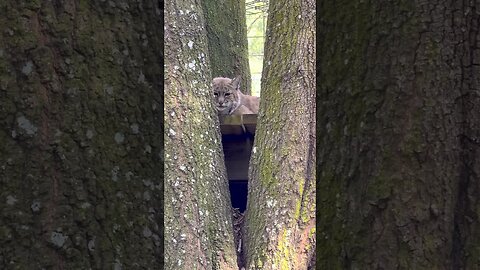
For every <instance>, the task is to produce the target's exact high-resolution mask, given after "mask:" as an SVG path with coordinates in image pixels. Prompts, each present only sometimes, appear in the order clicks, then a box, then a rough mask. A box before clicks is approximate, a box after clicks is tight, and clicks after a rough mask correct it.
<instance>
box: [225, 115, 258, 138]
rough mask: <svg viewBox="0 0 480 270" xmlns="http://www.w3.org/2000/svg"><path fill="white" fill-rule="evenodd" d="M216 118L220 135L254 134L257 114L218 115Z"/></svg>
mask: <svg viewBox="0 0 480 270" xmlns="http://www.w3.org/2000/svg"><path fill="white" fill-rule="evenodd" d="M218 119H219V121H220V132H221V133H222V135H242V134H247V133H250V134H252V135H255V129H256V127H257V114H244V115H219V117H218Z"/></svg>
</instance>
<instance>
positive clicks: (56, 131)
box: [0, 0, 163, 269]
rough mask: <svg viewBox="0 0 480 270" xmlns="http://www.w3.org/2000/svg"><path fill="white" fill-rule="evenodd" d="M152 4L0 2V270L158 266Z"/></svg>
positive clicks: (157, 31)
mask: <svg viewBox="0 0 480 270" xmlns="http://www.w3.org/2000/svg"><path fill="white" fill-rule="evenodd" d="M161 7H162V5H161V4H160V5H159V3H158V2H156V1H142V2H138V3H137V2H135V3H134V4H126V3H118V2H115V3H113V2H112V1H110V2H108V1H107V2H100V1H67V2H64V3H63V2H62V3H60V2H59V1H10V0H5V1H1V4H0V29H1V33H0V100H1V103H2V106H0V121H1V125H0V126H1V129H0V142H1V143H0V208H1V209H2V211H1V213H0V220H1V222H0V247H1V248H0V268H1V269H47V268H48V269H112V268H113V269H122V268H123V269H135V268H151V269H152V268H157V267H159V266H160V265H161V262H162V256H161V254H162V247H163V242H162V240H161V239H162V232H161V226H162V217H163V213H162V204H161V199H162V193H163V184H162V179H161V177H160V176H161V175H162V171H163V166H162V161H161V158H162V155H161V148H162V146H163V136H162V128H161V126H160V123H161V121H162V114H161V112H162V111H163V110H162V106H163V105H162V104H163V103H162V96H161V91H160V87H161V86H162V77H163V71H162V70H163V63H162V59H161V57H160V56H161V53H162V39H161V37H162V29H161V27H158V26H159V25H161V22H162V21H163V16H162V11H161Z"/></svg>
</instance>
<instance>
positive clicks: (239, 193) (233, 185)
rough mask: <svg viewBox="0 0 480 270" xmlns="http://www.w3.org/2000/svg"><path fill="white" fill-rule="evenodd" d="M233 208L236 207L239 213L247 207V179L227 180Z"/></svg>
mask: <svg viewBox="0 0 480 270" xmlns="http://www.w3.org/2000/svg"><path fill="white" fill-rule="evenodd" d="M228 187H229V188H230V196H231V198H232V206H233V208H238V209H239V210H240V212H241V213H243V212H245V210H246V209H247V196H248V181H247V180H242V181H239V180H237V181H228Z"/></svg>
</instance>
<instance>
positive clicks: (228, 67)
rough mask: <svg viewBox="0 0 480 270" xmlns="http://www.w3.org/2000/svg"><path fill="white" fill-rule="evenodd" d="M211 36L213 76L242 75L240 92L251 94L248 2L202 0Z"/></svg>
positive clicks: (229, 76) (209, 35) (210, 48)
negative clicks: (246, 5) (246, 9)
mask: <svg viewBox="0 0 480 270" xmlns="http://www.w3.org/2000/svg"><path fill="white" fill-rule="evenodd" d="M202 6H203V10H204V12H205V21H206V28H207V37H208V53H209V55H210V68H211V71H212V77H214V78H215V77H228V78H231V79H233V78H235V77H236V76H238V75H240V76H242V82H241V91H242V93H244V94H247V95H250V94H251V92H252V89H251V84H252V79H251V75H250V66H249V64H248V42H247V21H246V20H247V18H246V15H245V1H237V0H205V1H202Z"/></svg>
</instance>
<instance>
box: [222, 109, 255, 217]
mask: <svg viewBox="0 0 480 270" xmlns="http://www.w3.org/2000/svg"><path fill="white" fill-rule="evenodd" d="M219 120H220V131H221V133H222V146H223V154H224V157H225V167H226V169H227V177H228V183H229V189H230V197H231V200H232V207H233V208H238V210H239V211H240V213H243V212H245V210H246V208H247V195H248V166H249V163H250V156H251V153H252V146H253V141H254V137H255V128H256V123H257V115H254V114H251V115H228V116H220V117H219Z"/></svg>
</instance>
